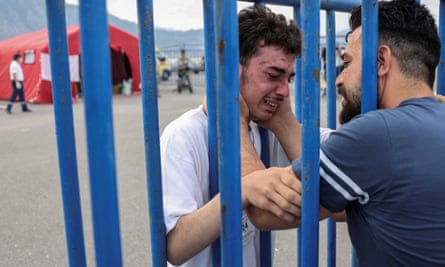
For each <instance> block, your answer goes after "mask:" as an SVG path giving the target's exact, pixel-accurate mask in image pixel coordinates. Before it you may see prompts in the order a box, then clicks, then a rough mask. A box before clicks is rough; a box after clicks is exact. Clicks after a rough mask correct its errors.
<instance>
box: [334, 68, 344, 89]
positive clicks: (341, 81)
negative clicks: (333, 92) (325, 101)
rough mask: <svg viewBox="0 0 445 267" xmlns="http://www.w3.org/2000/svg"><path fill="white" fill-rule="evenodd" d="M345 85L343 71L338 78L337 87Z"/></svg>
mask: <svg viewBox="0 0 445 267" xmlns="http://www.w3.org/2000/svg"><path fill="white" fill-rule="evenodd" d="M342 85H343V71H342V72H340V74H339V75H338V76H337V79H336V80H335V87H337V88H339V87H341V86H342Z"/></svg>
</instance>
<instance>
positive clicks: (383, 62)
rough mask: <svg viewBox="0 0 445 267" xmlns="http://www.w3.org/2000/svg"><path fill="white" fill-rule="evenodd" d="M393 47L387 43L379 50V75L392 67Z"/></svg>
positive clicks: (384, 73) (382, 74)
mask: <svg viewBox="0 0 445 267" xmlns="http://www.w3.org/2000/svg"><path fill="white" fill-rule="evenodd" d="M391 54H392V53H391V49H390V48H389V46H387V45H381V46H379V48H378V52H377V75H378V76H384V75H386V74H387V73H388V72H389V70H390V68H391Z"/></svg>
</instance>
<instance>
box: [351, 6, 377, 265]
mask: <svg viewBox="0 0 445 267" xmlns="http://www.w3.org/2000/svg"><path fill="white" fill-rule="evenodd" d="M378 12H379V11H378V1H377V0H362V59H363V60H362V73H375V72H376V70H377V60H376V59H377V49H378V23H379V21H378ZM376 108H377V75H362V107H361V112H362V113H366V112H368V111H370V110H374V109H376ZM351 261H352V266H353V267H356V266H357V265H358V262H357V256H356V254H355V249H354V248H352V260H351Z"/></svg>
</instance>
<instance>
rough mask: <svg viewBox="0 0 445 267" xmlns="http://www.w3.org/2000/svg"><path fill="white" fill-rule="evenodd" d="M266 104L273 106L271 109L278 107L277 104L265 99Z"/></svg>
mask: <svg viewBox="0 0 445 267" xmlns="http://www.w3.org/2000/svg"><path fill="white" fill-rule="evenodd" d="M264 103H265V104H267V105H269V106H271V107H274V108H276V107H278V104H277V103H272V102H271V101H269V100H267V99H264Z"/></svg>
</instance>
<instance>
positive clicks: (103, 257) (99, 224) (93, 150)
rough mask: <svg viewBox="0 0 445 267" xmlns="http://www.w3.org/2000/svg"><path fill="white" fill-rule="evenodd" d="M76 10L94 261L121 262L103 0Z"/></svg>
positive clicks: (82, 4) (103, 263)
mask: <svg viewBox="0 0 445 267" xmlns="http://www.w3.org/2000/svg"><path fill="white" fill-rule="evenodd" d="M79 14H80V38H81V51H82V73H83V82H84V83H83V85H84V89H85V90H84V101H85V102H84V103H85V121H86V133H87V148H88V163H89V166H88V167H89V175H90V188H91V203H92V211H93V226H94V244H95V248H96V265H97V266H98V267H102V266H103V267H110V266H122V257H121V245H120V233H119V232H120V231H119V212H118V201H117V185H116V170H115V168H116V167H115V166H116V165H115V152H114V137H113V120H112V108H111V73H110V69H111V65H110V47H109V38H108V25H107V15H106V14H107V12H106V8H105V1H103V0H102V1H100V0H83V1H80V8H79Z"/></svg>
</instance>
